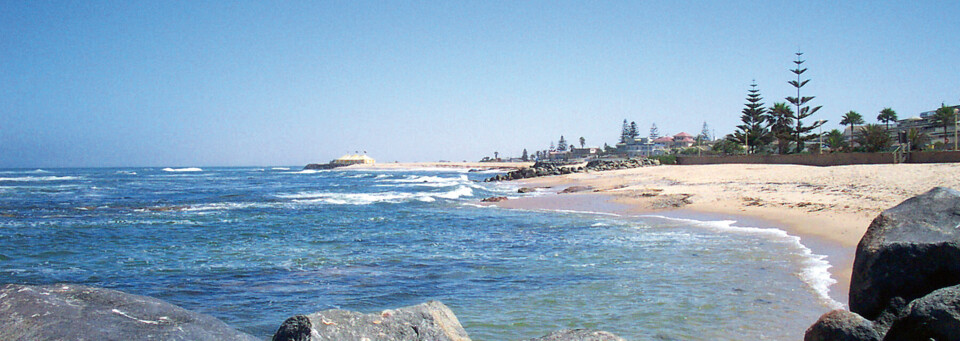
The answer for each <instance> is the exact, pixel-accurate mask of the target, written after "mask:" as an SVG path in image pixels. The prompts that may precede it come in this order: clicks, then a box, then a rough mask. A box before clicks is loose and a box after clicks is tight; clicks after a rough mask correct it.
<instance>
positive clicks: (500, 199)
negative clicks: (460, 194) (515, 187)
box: [480, 197, 507, 202]
mask: <svg viewBox="0 0 960 341" xmlns="http://www.w3.org/2000/svg"><path fill="white" fill-rule="evenodd" d="M504 200H507V197H489V198H483V199H482V200H480V201H482V202H501V201H504Z"/></svg>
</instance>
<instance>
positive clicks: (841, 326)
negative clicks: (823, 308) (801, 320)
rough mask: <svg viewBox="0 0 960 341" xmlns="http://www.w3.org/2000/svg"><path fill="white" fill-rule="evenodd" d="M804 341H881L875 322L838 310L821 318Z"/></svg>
mask: <svg viewBox="0 0 960 341" xmlns="http://www.w3.org/2000/svg"><path fill="white" fill-rule="evenodd" d="M803 341H880V334H879V333H877V331H876V330H875V329H874V326H873V322H870V320H867V319H865V318H863V317H862V316H860V315H857V314H856V313H853V312H850V311H846V310H842V309H837V310H833V311H830V312H828V313H826V314H823V315H822V316H820V319H818V320H817V322H816V323H814V324H813V325H812V326H810V328H807V333H806V334H805V335H804V336H803Z"/></svg>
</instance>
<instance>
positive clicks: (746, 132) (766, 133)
mask: <svg viewBox="0 0 960 341" xmlns="http://www.w3.org/2000/svg"><path fill="white" fill-rule="evenodd" d="M762 100H763V97H760V90H759V89H757V82H756V81H754V82H753V83H752V84H750V90H747V103H746V104H745V106H746V108H743V111H741V113H743V115H740V121H741V122H743V124H741V125H738V126H737V131H735V132H734V133H733V134H732V135H728V139H729V140H730V141H733V142H736V143H739V144H746V145H747V146H748V147H749V149H748V150H747V152H748V153H756V152H757V151H759V150H760V148H761V147H762V146H763V145H766V144H768V143H770V142H771V141H772V140H773V134H772V133H771V132H770V130H769V129H768V128H769V127H770V125H771V124H773V122H772V120H771V117H770V114H769V113H767V109H765V108H764V107H763V103H762V102H760V101H762ZM704 124H706V123H704Z"/></svg>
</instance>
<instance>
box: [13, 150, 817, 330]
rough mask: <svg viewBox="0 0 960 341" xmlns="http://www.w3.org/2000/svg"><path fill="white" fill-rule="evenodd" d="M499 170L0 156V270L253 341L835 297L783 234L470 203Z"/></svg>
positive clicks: (651, 325)
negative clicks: (427, 321) (384, 319)
mask: <svg viewBox="0 0 960 341" xmlns="http://www.w3.org/2000/svg"><path fill="white" fill-rule="evenodd" d="M490 175H491V174H478V173H466V172H458V171H443V170H416V171H363V170H351V171H299V170H298V169H290V168H283V167H276V168H271V167H267V168H203V169H199V168H198V169H185V168H180V169H170V168H168V169H162V168H118V169H48V170H0V215H2V216H0V282H2V283H21V284H48V283H57V282H70V283H82V284H87V285H94V286H101V287H107V288H113V289H118V290H122V291H126V292H130V293H135V294H141V295H148V296H153V297H157V298H160V299H164V300H166V301H169V302H171V303H173V304H177V305H180V306H182V307H185V308H187V309H190V310H194V311H198V312H202V313H206V314H210V315H213V316H216V317H217V318H220V319H222V320H224V321H225V322H227V323H228V324H230V325H232V326H234V327H236V328H238V329H240V330H242V331H244V332H248V333H251V334H253V335H256V336H258V337H261V338H264V339H267V338H269V337H270V336H271V335H272V333H273V332H274V331H275V330H276V328H277V327H278V326H279V324H280V323H281V322H282V321H283V320H284V319H285V318H287V317H289V316H292V315H294V314H303V313H311V312H315V311H319V310H323V309H330V308H342V309H350V310H359V311H364V312H373V311H379V310H382V309H388V308H397V307H400V306H406V305H413V304H418V303H421V302H424V301H426V300H440V301H442V302H444V303H445V304H447V305H448V306H450V307H451V308H452V309H453V310H454V312H455V313H456V314H457V316H458V318H459V319H460V322H461V323H462V324H463V326H464V327H465V328H466V330H467V332H468V333H469V334H470V336H471V337H472V338H473V339H475V340H515V339H521V338H529V337H537V336H541V335H543V334H546V333H548V332H550V331H553V330H556V329H561V328H596V329H603V330H607V331H611V332H614V333H617V334H619V335H620V336H623V337H625V338H627V339H634V340H642V339H666V340H672V339H676V340H715V339H728V340H734V339H771V340H796V339H800V338H802V333H803V330H804V329H805V328H806V327H807V326H808V325H809V324H810V323H812V322H813V321H815V320H816V318H817V317H818V316H819V315H820V314H821V313H823V312H825V311H827V310H829V309H830V308H831V307H832V306H835V305H836V302H833V301H832V300H830V299H829V298H828V297H826V296H825V292H826V285H827V284H829V278H828V277H826V271H825V268H826V264H825V262H823V260H821V259H820V258H821V257H818V256H816V255H811V254H810V252H809V250H808V249H806V248H805V247H803V246H802V245H800V244H799V243H798V240H797V239H796V238H793V237H790V236H787V235H786V234H784V233H782V231H779V230H774V229H758V228H750V227H739V226H737V224H736V223H734V222H730V221H696V220H687V219H675V218H669V217H655V216H640V217H620V216H614V215H606V214H590V213H558V212H538V211H522V210H506V209H500V208H492V207H481V206H478V205H476V203H477V201H478V200H479V199H480V198H483V197H487V196H492V195H508V196H517V195H519V194H515V193H514V192H515V188H514V187H511V186H514V185H512V184H487V183H478V182H475V181H474V180H480V179H482V178H484V177H487V176H490Z"/></svg>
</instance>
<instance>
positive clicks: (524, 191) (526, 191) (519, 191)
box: [517, 187, 535, 193]
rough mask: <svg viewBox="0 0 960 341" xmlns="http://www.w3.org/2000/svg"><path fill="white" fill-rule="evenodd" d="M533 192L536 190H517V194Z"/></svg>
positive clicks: (523, 188) (521, 188) (527, 188)
mask: <svg viewBox="0 0 960 341" xmlns="http://www.w3.org/2000/svg"><path fill="white" fill-rule="evenodd" d="M533 191H535V190H534V189H533V188H530V187H520V189H518V190H517V193H530V192H533Z"/></svg>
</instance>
